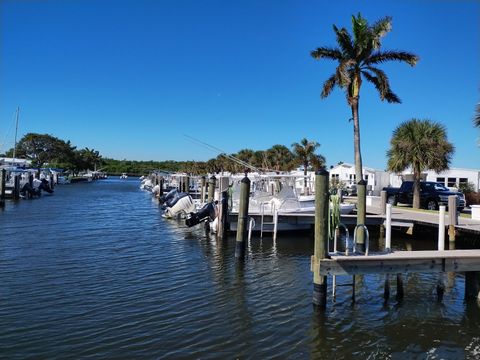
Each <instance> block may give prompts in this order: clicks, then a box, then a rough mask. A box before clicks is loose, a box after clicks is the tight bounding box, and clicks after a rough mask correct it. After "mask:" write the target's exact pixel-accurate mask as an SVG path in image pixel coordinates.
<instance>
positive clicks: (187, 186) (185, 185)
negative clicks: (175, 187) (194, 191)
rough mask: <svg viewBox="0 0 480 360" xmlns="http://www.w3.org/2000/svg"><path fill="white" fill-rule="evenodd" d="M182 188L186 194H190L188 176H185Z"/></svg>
mask: <svg viewBox="0 0 480 360" xmlns="http://www.w3.org/2000/svg"><path fill="white" fill-rule="evenodd" d="M183 188H184V189H185V190H184V191H185V192H186V193H187V194H188V193H189V192H190V176H188V175H187V176H185V181H184V185H183Z"/></svg>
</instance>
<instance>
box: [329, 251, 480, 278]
mask: <svg viewBox="0 0 480 360" xmlns="http://www.w3.org/2000/svg"><path fill="white" fill-rule="evenodd" d="M464 271H480V250H443V251H395V252H391V253H379V254H371V255H368V256H365V255H349V256H345V255H342V254H330V259H323V260H321V261H320V275H358V274H382V273H383V274H393V273H413V272H464Z"/></svg>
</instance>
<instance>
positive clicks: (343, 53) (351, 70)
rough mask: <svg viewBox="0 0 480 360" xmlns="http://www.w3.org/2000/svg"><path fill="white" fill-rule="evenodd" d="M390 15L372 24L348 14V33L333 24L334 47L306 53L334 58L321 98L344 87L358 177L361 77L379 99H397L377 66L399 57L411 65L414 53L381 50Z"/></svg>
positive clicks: (398, 101) (386, 78)
mask: <svg viewBox="0 0 480 360" xmlns="http://www.w3.org/2000/svg"><path fill="white" fill-rule="evenodd" d="M391 23H392V19H391V17H388V16H387V17H385V18H383V19H380V20H379V21H377V22H376V23H374V24H373V25H369V24H368V22H367V20H366V19H364V18H363V17H362V16H361V15H360V14H358V15H357V16H352V31H353V35H351V34H350V33H349V32H348V31H347V30H346V29H345V28H341V29H339V28H338V27H336V26H335V25H333V30H334V32H335V35H336V38H337V45H338V47H319V48H317V49H316V50H313V51H312V52H311V53H310V54H311V56H312V57H313V58H314V59H317V60H320V59H330V60H335V61H338V66H337V68H336V70H335V73H333V74H332V75H331V76H330V77H329V78H328V79H327V80H326V81H325V83H324V84H323V88H322V93H321V97H322V98H325V97H327V96H328V95H330V93H331V92H332V90H333V89H334V88H335V86H338V87H340V88H342V89H344V90H345V92H346V96H347V101H348V104H349V106H350V107H351V110H352V118H353V127H354V150H355V173H356V178H357V179H358V180H361V179H362V178H363V176H362V157H361V151H360V126H359V116H358V105H359V96H360V87H361V84H362V79H363V78H364V79H366V80H367V81H369V82H371V83H372V84H373V85H374V86H375V88H376V89H377V91H378V93H379V95H380V99H381V100H382V101H384V100H386V101H387V102H389V103H400V99H399V97H398V96H397V95H396V94H395V93H394V92H393V91H392V89H391V88H390V82H389V79H388V76H387V75H386V73H385V72H384V71H383V70H381V69H380V68H378V67H377V65H380V64H382V63H384V62H387V61H400V62H406V63H407V64H409V65H411V66H414V65H415V64H416V63H417V61H418V60H419V58H418V56H416V55H414V54H412V53H409V52H406V51H389V50H381V49H380V47H381V39H382V37H383V36H385V35H386V34H387V33H388V32H389V31H390V30H391V28H392V25H391Z"/></svg>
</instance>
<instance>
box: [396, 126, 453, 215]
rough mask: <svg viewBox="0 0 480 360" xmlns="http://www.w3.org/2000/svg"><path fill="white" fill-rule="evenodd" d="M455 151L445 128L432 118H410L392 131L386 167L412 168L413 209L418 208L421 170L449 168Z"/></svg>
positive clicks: (397, 169)
mask: <svg viewBox="0 0 480 360" xmlns="http://www.w3.org/2000/svg"><path fill="white" fill-rule="evenodd" d="M454 152H455V148H454V146H453V145H452V144H451V143H450V142H448V140H447V133H446V130H445V127H444V126H443V125H441V124H439V123H435V122H433V121H431V120H419V119H411V120H409V121H406V122H403V123H402V124H400V125H399V126H398V127H397V128H396V129H395V130H394V131H393V136H392V139H391V140H390V149H389V150H388V151H387V157H388V170H390V171H394V172H397V173H398V172H401V171H403V170H405V169H407V168H409V167H411V168H412V170H413V207H414V208H416V209H418V208H420V177H421V173H422V171H425V170H434V171H436V172H441V171H443V170H446V169H448V167H449V164H450V160H451V158H452V155H453V153H454Z"/></svg>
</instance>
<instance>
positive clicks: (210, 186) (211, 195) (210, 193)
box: [207, 175, 250, 202]
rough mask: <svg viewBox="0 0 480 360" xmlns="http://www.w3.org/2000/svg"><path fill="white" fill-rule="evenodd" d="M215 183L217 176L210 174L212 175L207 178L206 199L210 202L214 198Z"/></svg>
mask: <svg viewBox="0 0 480 360" xmlns="http://www.w3.org/2000/svg"><path fill="white" fill-rule="evenodd" d="M249 181H250V180H249ZM216 183H217V178H216V177H215V175H212V177H211V178H210V179H208V199H207V201H208V202H212V201H213V200H214V199H215V184H216Z"/></svg>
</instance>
